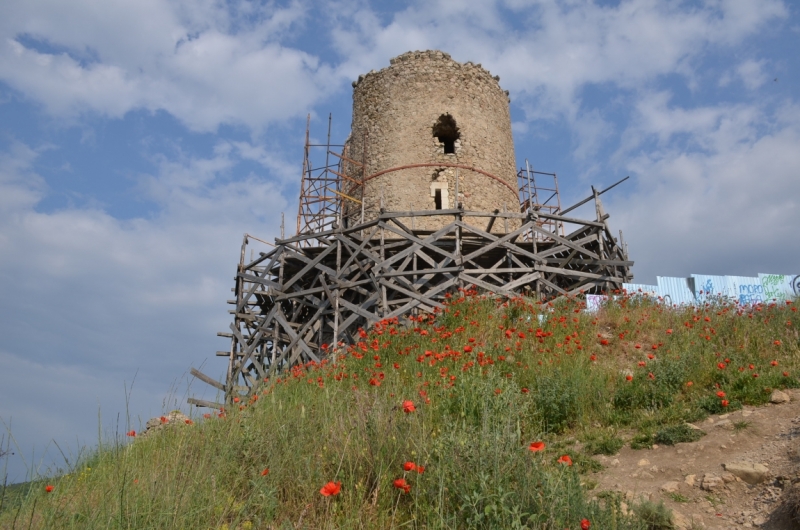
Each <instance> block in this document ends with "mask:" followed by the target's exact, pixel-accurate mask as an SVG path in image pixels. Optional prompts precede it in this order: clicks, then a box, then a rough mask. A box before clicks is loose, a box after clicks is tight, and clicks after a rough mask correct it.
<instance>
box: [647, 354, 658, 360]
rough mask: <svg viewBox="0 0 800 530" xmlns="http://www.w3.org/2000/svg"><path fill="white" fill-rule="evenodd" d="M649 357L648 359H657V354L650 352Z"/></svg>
mask: <svg viewBox="0 0 800 530" xmlns="http://www.w3.org/2000/svg"><path fill="white" fill-rule="evenodd" d="M647 358H648V359H650V360H653V359H655V358H656V356H655V355H653V354H652V353H648V354H647Z"/></svg>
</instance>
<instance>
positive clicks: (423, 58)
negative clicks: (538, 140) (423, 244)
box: [344, 51, 519, 232]
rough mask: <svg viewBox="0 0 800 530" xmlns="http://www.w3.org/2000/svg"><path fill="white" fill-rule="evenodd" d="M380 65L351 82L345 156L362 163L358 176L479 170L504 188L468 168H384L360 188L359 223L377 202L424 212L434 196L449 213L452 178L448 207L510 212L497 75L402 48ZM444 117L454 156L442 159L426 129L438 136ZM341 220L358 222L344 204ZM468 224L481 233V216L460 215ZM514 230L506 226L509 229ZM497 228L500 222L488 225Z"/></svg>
mask: <svg viewBox="0 0 800 530" xmlns="http://www.w3.org/2000/svg"><path fill="white" fill-rule="evenodd" d="M390 63H391V64H390V66H389V67H387V68H384V69H382V70H380V71H378V72H375V71H372V72H370V73H368V74H366V75H364V76H359V78H358V81H356V82H354V83H353V87H354V90H353V123H352V129H351V133H350V137H349V138H348V140H347V142H346V153H347V154H348V156H349V157H351V158H352V159H354V160H356V161H358V162H365V172H364V173H365V174H366V175H372V174H374V173H376V172H379V171H382V170H386V169H390V168H395V167H398V166H404V165H409V164H418V163H437V162H444V163H456V164H463V165H466V166H473V167H477V168H479V169H482V170H484V171H486V172H488V173H490V174H492V175H494V176H496V177H498V178H499V179H502V180H503V181H504V182H506V183H507V184H508V186H505V185H503V184H502V183H501V182H498V181H496V180H494V179H492V178H490V177H487V176H485V175H482V174H480V173H477V172H474V171H470V170H465V169H458V170H456V169H455V168H448V167H444V166H442V167H423V168H411V169H403V170H399V171H394V172H390V173H387V174H385V175H382V176H380V177H376V178H373V179H371V180H369V181H368V182H367V184H366V186H365V188H364V195H363V196H364V203H365V209H366V214H365V219H366V220H369V219H371V218H374V217H375V216H376V215H377V212H378V209H379V207H380V203H381V198H383V206H384V208H386V209H387V210H393V211H408V210H434V209H436V204H435V201H436V190H439V198H440V202H441V208H442V209H447V208H454V207H455V206H456V197H455V193H456V185H455V184H456V173H457V174H458V176H459V184H458V193H459V197H458V201H459V202H461V204H462V205H463V207H464V208H465V209H467V210H478V211H493V210H495V209H498V210H500V211H501V212H502V211H503V210H504V208H506V209H507V211H509V212H519V197H518V194H517V193H516V191H515V190H516V189H517V177H516V169H515V166H516V161H515V158H514V143H513V138H512V136H511V117H510V114H509V99H508V93H507V92H505V91H504V90H503V89H502V88H500V84H499V79H500V78H499V77H492V75H491V74H490V73H489V72H488V71H487V70H485V69H483V68H482V67H481V65H479V64H473V63H471V62H467V63H464V64H461V63H458V62H456V61H454V60H452V59H451V58H450V56H449V55H448V54H447V53H443V52H440V51H423V52H419V51H417V52H408V53H405V54H403V55H400V56H398V57H395V58H394V59H391V60H390ZM453 120H454V121H455V125H456V127H457V131H458V136H459V137H458V140H456V141H455V142H454V143H451V147H450V148H451V149H452V150H453V151H454V152H453V153H445V150H446V145H445V143H442V142H440V139H441V138H437V137H436V136H434V131H439V133H440V137H442V136H447V134H444V135H443V134H441V131H442V130H445V129H447V125H448V124H451V125H452V121H453ZM437 123H439V126H438V127H439V128H438V129H436V127H437ZM442 127H444V129H443V128H442ZM449 130H450V131H452V127H450V129H449ZM448 134H449V133H448ZM347 172H348V173H349V174H350V175H352V176H353V177H354V178H358V179H360V178H361V176H362V174H361V173H360V171H357V170H356V169H355V166H350V167H349V168H348V170H347ZM351 186H352V184H351V183H346V184H345V187H344V188H345V191H351V192H352V193H353V194H354V195H356V196H357V198H361V197H360V194H361V191H360V190H357V189H355V188H351ZM509 188H510V189H509ZM345 214H346V215H350V216H351V222H355V221H358V220H360V215H361V207H360V206H359V205H356V204H355V203H353V202H350V201H345ZM451 221H452V217H437V218H422V219H420V218H418V219H415V220H414V221H411V220H409V224H408V225H407V226H409V227H410V226H411V224H414V225H415V226H414V227H415V228H417V229H430V230H435V229H437V228H439V227H441V226H443V225H445V224H447V223H449V222H451ZM468 222H473V223H474V224H475V225H476V226H479V227H481V228H485V226H486V222H487V220H486V219H485V218H471V219H470V218H468ZM517 224H518V223H517V222H513V223H511V222H509V228H510V229H513V226H511V225H517ZM503 230H504V223H502V222H500V223H495V226H494V227H493V229H492V231H493V232H502V231H503Z"/></svg>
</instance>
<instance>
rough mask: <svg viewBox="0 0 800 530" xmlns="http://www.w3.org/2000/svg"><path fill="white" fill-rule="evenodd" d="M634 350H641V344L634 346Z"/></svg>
mask: <svg viewBox="0 0 800 530" xmlns="http://www.w3.org/2000/svg"><path fill="white" fill-rule="evenodd" d="M634 348H636V349H637V350H639V349H641V348H642V345H641V344H637V345H636V346H634Z"/></svg>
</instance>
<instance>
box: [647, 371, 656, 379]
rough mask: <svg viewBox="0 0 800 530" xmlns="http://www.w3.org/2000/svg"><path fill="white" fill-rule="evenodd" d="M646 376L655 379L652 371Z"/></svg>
mask: <svg viewBox="0 0 800 530" xmlns="http://www.w3.org/2000/svg"><path fill="white" fill-rule="evenodd" d="M647 377H649V378H650V379H655V378H656V376H654V375H653V372H650V373H648V374H647Z"/></svg>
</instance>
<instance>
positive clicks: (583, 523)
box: [581, 519, 592, 530]
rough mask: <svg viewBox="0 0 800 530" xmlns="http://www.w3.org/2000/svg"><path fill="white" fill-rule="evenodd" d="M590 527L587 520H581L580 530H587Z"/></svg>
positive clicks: (590, 524)
mask: <svg viewBox="0 0 800 530" xmlns="http://www.w3.org/2000/svg"><path fill="white" fill-rule="evenodd" d="M591 526H592V523H591V522H589V519H581V530H589V528H590V527H591Z"/></svg>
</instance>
